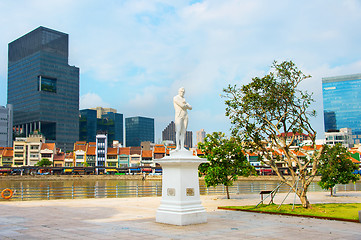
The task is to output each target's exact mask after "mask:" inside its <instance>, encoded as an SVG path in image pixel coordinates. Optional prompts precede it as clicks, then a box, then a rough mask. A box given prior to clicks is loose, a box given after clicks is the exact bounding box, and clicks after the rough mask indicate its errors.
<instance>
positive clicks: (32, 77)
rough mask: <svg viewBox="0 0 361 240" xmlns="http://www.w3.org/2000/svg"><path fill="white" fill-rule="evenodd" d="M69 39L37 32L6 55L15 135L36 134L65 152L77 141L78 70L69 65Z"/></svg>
mask: <svg viewBox="0 0 361 240" xmlns="http://www.w3.org/2000/svg"><path fill="white" fill-rule="evenodd" d="M68 38H69V36H68V34H65V33H62V32H58V31H55V30H52V29H48V28H45V27H39V28H37V29H35V30H33V31H31V32H30V33H28V34H26V35H24V36H22V37H20V38H18V39H17V40H15V41H13V42H11V43H9V51H8V104H12V105H13V109H14V127H15V131H16V134H17V135H22V136H29V134H30V133H31V132H33V131H35V130H38V131H40V132H41V133H42V134H44V136H45V138H46V139H47V141H49V140H50V141H53V142H55V143H56V146H57V147H59V148H61V149H62V150H64V151H67V150H72V149H73V144H74V142H75V141H77V140H78V138H79V68H77V67H74V66H69V64H68V50H69V49H68V48H69V46H68V44H69V41H68Z"/></svg>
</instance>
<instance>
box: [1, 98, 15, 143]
mask: <svg viewBox="0 0 361 240" xmlns="http://www.w3.org/2000/svg"><path fill="white" fill-rule="evenodd" d="M12 146H13V106H12V105H11V104H8V105H7V106H6V107H3V106H0V147H12Z"/></svg>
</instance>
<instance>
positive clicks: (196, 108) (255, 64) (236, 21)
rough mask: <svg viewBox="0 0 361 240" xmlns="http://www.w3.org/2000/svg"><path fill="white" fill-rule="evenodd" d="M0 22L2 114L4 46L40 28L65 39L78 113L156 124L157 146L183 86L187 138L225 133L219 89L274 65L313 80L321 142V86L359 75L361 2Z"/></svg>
mask: <svg viewBox="0 0 361 240" xmlns="http://www.w3.org/2000/svg"><path fill="white" fill-rule="evenodd" d="M0 16H1V18H0V26H1V34H0V105H5V104H6V93H7V90H6V89H7V47H8V43H9V42H11V41H13V40H15V39H17V38H18V37H20V36H22V35H24V34H26V33H28V32H30V31H31V30H33V29H35V28H37V27H39V26H44V27H48V28H52V29H55V30H58V31H62V32H65V33H68V34H69V39H70V42H69V44H70V46H69V47H70V48H69V56H70V57H69V64H70V65H75V66H77V67H79V68H80V108H81V109H83V108H89V107H96V106H103V107H112V108H115V109H117V110H118V112H120V113H123V114H124V116H125V117H131V116H146V117H152V118H155V123H156V124H155V125H156V140H159V139H161V131H162V130H163V129H164V128H165V127H166V126H167V124H168V123H169V122H170V121H171V120H173V119H174V109H173V103H172V98H173V96H174V95H176V94H177V90H178V88H179V87H182V86H183V87H185V89H186V95H185V97H186V99H187V101H188V102H189V103H190V104H191V105H192V106H193V110H192V111H190V112H189V116H190V122H189V126H188V129H189V130H192V131H193V132H194V133H195V131H198V130H200V129H201V128H204V129H205V131H206V132H208V133H210V132H213V131H224V132H226V133H229V128H230V126H231V125H230V122H229V120H228V119H227V118H226V117H225V116H224V113H225V105H224V99H222V98H221V97H220V95H221V94H222V89H223V88H225V87H226V86H227V85H228V84H237V85H242V84H245V83H248V82H250V81H251V79H252V77H256V76H258V77H262V76H264V75H265V74H267V73H268V72H269V66H270V65H271V64H272V62H273V60H277V61H284V60H293V61H294V62H295V63H296V65H297V66H298V67H299V68H300V69H301V70H302V71H303V72H304V73H305V74H310V75H312V78H311V79H308V80H306V81H305V82H304V83H303V84H302V86H301V87H302V88H303V89H304V90H307V91H309V92H313V93H314V99H315V100H316V102H315V103H314V105H313V108H314V109H315V110H316V111H317V112H318V116H317V117H316V118H315V119H313V120H312V124H313V126H314V127H315V129H316V130H317V132H318V133H319V135H318V136H319V137H323V113H322V112H323V106H322V88H321V79H322V77H330V76H338V75H343V74H354V73H361V45H360V39H361V24H360V22H361V1H359V0H343V1H339V0H312V1H311V0H305V1H286V0H273V1H268V0H252V1H250V0H249V1H242V0H239V1H236V0H227V1H220V0H218V1H184V0H179V1H176V0H175V1H165V0H164V1H151V0H139V1H138V0H129V1H120V0H117V1H115V0H114V1H112V0H107V1H100V0H93V1H89V0H87V1H85V0H76V1H74V0H71V1H70V0H52V1H47V0H17V1H13V0H2V1H1V2H0Z"/></svg>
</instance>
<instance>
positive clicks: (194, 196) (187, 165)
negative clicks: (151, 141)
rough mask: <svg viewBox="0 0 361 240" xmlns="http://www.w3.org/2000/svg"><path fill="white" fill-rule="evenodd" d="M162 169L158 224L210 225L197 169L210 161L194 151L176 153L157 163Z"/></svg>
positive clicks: (157, 214)
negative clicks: (203, 204)
mask: <svg viewBox="0 0 361 240" xmlns="http://www.w3.org/2000/svg"><path fill="white" fill-rule="evenodd" d="M155 162H156V163H159V164H160V165H161V166H162V171H163V173H162V175H163V177H162V200H161V203H160V206H159V208H158V210H157V213H156V222H159V223H167V224H173V225H190V224H198V223H205V222H207V214H206V210H205V209H204V207H203V206H202V203H201V200H200V193H199V179H198V166H199V165H200V164H201V163H206V162H207V160H205V159H201V158H199V157H196V156H193V154H192V152H190V151H187V150H183V151H173V152H171V154H170V156H166V157H164V158H162V159H158V160H155Z"/></svg>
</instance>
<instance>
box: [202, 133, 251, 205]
mask: <svg viewBox="0 0 361 240" xmlns="http://www.w3.org/2000/svg"><path fill="white" fill-rule="evenodd" d="M198 148H199V149H200V150H202V151H203V152H204V157H205V158H207V160H208V161H209V163H204V164H202V165H201V166H200V172H201V173H203V174H205V178H204V180H205V182H206V186H207V187H209V186H217V185H219V184H223V185H224V186H225V187H226V192H227V198H228V199H229V198H230V197H229V190H228V187H229V186H232V185H233V181H235V180H237V178H238V176H249V175H250V174H251V173H252V172H255V170H254V168H253V166H251V165H250V164H249V162H248V161H247V158H246V157H245V156H244V154H243V153H242V147H241V144H240V142H239V141H238V139H237V138H234V137H232V138H227V137H225V134H224V133H221V132H214V133H213V134H212V135H210V134H207V136H206V138H205V139H204V143H199V145H198Z"/></svg>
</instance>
